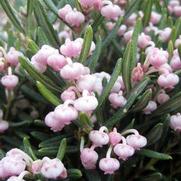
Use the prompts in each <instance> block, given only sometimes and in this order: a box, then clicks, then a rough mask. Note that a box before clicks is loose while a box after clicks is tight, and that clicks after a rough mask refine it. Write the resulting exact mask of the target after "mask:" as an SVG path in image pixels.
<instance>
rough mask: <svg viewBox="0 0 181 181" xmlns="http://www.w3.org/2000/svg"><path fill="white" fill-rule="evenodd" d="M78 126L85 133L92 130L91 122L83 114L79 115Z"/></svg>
mask: <svg viewBox="0 0 181 181" xmlns="http://www.w3.org/2000/svg"><path fill="white" fill-rule="evenodd" d="M78 124H79V126H80V127H81V128H82V129H83V130H84V131H85V132H87V133H89V132H90V131H91V130H92V128H93V124H92V122H91V120H90V119H89V118H88V116H87V115H86V114H85V113H80V115H79V122H78Z"/></svg>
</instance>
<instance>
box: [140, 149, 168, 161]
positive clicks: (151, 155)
mask: <svg viewBox="0 0 181 181" xmlns="http://www.w3.org/2000/svg"><path fill="white" fill-rule="evenodd" d="M138 154H139V155H143V156H146V157H149V158H156V159H158V160H171V159H172V157H171V156H170V155H168V154H165V153H159V152H156V151H152V150H148V149H141V150H140V151H139V152H138Z"/></svg>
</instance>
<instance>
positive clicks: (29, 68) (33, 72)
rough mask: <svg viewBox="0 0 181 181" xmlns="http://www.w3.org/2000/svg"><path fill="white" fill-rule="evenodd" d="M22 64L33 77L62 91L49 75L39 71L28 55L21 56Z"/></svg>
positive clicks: (51, 87) (47, 85) (49, 86)
mask: <svg viewBox="0 0 181 181" xmlns="http://www.w3.org/2000/svg"><path fill="white" fill-rule="evenodd" d="M19 61H20V64H21V66H22V67H23V68H24V69H25V70H26V71H27V72H28V73H29V74H30V76H31V77H32V78H34V79H35V80H37V81H39V82H41V83H42V84H44V85H45V86H46V87H48V88H50V89H51V90H54V91H58V92H59V91H60V88H59V87H58V86H57V85H56V84H54V83H53V82H52V81H51V80H50V79H49V78H48V77H46V76H45V75H43V74H41V73H39V72H38V71H37V70H36V69H35V68H34V67H33V65H32V64H31V62H30V61H29V60H28V59H27V58H26V57H20V58H19Z"/></svg>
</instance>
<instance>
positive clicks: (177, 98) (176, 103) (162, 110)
mask: <svg viewBox="0 0 181 181" xmlns="http://www.w3.org/2000/svg"><path fill="white" fill-rule="evenodd" d="M179 108H181V92H178V93H177V94H175V95H174V96H173V97H172V98H170V99H169V100H168V101H167V102H165V103H164V104H162V105H160V106H159V107H158V108H157V109H156V110H155V111H154V112H152V114H151V115H150V117H156V116H161V115H163V114H168V113H172V112H174V111H175V110H177V109H179Z"/></svg>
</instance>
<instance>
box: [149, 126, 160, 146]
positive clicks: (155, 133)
mask: <svg viewBox="0 0 181 181" xmlns="http://www.w3.org/2000/svg"><path fill="white" fill-rule="evenodd" d="M162 133H163V123H158V124H157V125H155V126H154V127H153V128H152V129H151V131H150V132H149V133H148V136H147V142H148V144H147V146H149V145H152V144H155V143H156V142H158V140H160V138H161V137H162Z"/></svg>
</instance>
